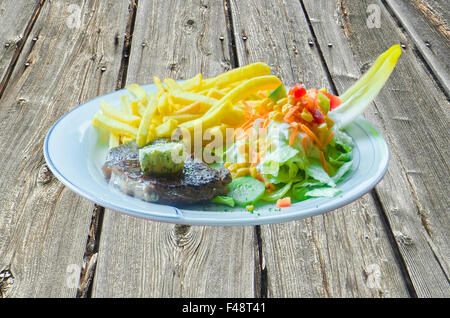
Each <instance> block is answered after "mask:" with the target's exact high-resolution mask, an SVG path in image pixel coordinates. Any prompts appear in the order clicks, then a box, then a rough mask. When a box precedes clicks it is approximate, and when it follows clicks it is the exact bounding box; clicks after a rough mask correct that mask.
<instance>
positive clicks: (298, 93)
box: [289, 83, 306, 99]
mask: <svg viewBox="0 0 450 318" xmlns="http://www.w3.org/2000/svg"><path fill="white" fill-rule="evenodd" d="M289 95H291V96H292V97H294V98H295V99H300V98H302V97H303V96H305V95H306V88H304V87H303V86H302V85H300V84H298V83H297V84H295V86H294V87H291V89H290V90H289Z"/></svg>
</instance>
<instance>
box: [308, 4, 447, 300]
mask: <svg viewBox="0 0 450 318" xmlns="http://www.w3.org/2000/svg"><path fill="white" fill-rule="evenodd" d="M304 4H305V7H306V10H307V12H308V14H309V16H310V19H311V21H312V27H313V29H314V31H315V34H316V35H317V39H318V42H319V44H320V46H321V48H322V52H323V56H324V58H325V61H326V63H327V65H328V67H329V69H330V73H331V76H332V78H333V81H334V83H335V85H336V87H337V88H338V91H339V92H340V93H341V92H343V91H344V90H345V89H346V88H347V87H348V86H349V85H350V84H351V82H352V81H353V78H355V77H358V76H359V74H358V73H359V71H358V70H362V71H364V70H366V69H367V68H368V67H369V66H370V64H371V63H372V62H373V61H374V59H375V57H376V56H377V55H379V54H380V53H382V52H383V51H384V50H385V49H387V48H388V47H389V46H391V45H392V44H395V43H399V42H402V43H405V44H406V45H407V49H406V50H404V52H403V53H404V54H403V55H402V56H401V58H400V60H399V63H398V65H397V67H396V69H395V71H394V73H393V74H392V79H390V80H389V82H388V83H387V84H386V86H385V87H384V88H383V90H382V91H381V93H380V95H379V96H378V97H377V99H376V100H375V103H374V105H373V106H372V107H371V108H370V109H369V110H368V111H367V112H366V114H365V115H366V117H367V118H368V119H369V120H370V121H371V122H373V123H374V124H375V125H376V126H378V128H379V129H380V130H381V132H382V133H383V135H384V136H385V137H386V140H387V141H388V143H389V146H390V149H391V155H392V159H391V163H390V166H389V169H388V172H387V174H386V176H385V177H384V179H383V180H382V182H381V183H380V184H379V185H378V186H377V187H376V194H377V196H379V198H380V200H381V203H382V205H383V210H384V213H385V215H386V217H387V220H388V222H389V228H390V230H391V231H392V235H393V237H394V238H395V240H396V244H397V247H398V249H399V251H400V254H401V257H402V260H403V262H404V263H405V265H406V270H407V274H408V276H409V277H410V280H411V282H412V284H413V287H414V292H415V293H416V294H417V295H418V296H420V297H442V296H445V297H448V296H449V295H450V287H449V265H448V262H449V259H450V248H449V244H448V233H450V222H449V217H448V211H449V207H450V204H449V203H450V202H449V199H448V195H447V194H446V193H445V191H446V189H448V188H449V186H450V184H449V182H450V179H449V176H448V171H449V159H448V158H449V147H448V138H449V131H448V122H449V116H450V111H449V107H448V106H449V105H448V102H447V101H446V99H445V96H444V95H443V94H442V92H441V91H440V89H439V88H438V87H437V86H436V84H435V82H434V80H433V79H432V78H431V77H430V76H429V74H427V70H426V68H425V67H424V66H423V64H422V63H421V61H420V60H418V59H417V57H416V56H415V54H414V52H412V50H411V48H410V46H411V45H410V44H409V43H408V41H407V39H406V38H405V37H404V35H403V34H402V32H401V30H400V29H399V28H398V27H397V25H396V23H395V21H394V20H393V18H392V17H391V16H390V14H389V12H388V11H387V10H386V8H385V7H384V6H383V3H382V2H381V1H375V3H374V1H358V2H356V1H337V2H336V1H332V0H330V1H326V2H325V1H324V2H321V3H320V4H321V5H320V10H319V7H318V4H317V2H315V1H311V0H305V1H304ZM369 5H376V6H378V10H380V11H379V13H380V16H379V17H380V19H381V23H380V24H379V26H380V27H379V28H377V27H374V28H369V27H368V25H367V18H368V16H367V8H368V6H369ZM335 20H337V21H338V23H337V24H336V23H332V21H335ZM328 43H332V44H333V45H332V47H328ZM349 74H350V76H349Z"/></svg>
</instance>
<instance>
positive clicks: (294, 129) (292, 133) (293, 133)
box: [289, 123, 298, 146]
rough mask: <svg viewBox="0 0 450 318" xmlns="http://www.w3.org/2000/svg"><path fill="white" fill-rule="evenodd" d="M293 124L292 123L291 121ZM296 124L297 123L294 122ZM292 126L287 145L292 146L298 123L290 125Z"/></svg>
mask: <svg viewBox="0 0 450 318" xmlns="http://www.w3.org/2000/svg"><path fill="white" fill-rule="evenodd" d="M292 124H294V123H292ZM295 124H297V123H295ZM291 126H292V131H291V136H290V138H289V146H292V145H293V144H294V141H295V137H297V132H298V124H297V125H291Z"/></svg>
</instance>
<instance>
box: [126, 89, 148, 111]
mask: <svg viewBox="0 0 450 318" xmlns="http://www.w3.org/2000/svg"><path fill="white" fill-rule="evenodd" d="M125 88H126V89H127V90H129V91H130V92H131V94H133V95H134V96H135V97H136V99H137V100H138V101H140V102H141V103H142V105H144V106H145V105H146V104H147V98H148V95H147V92H146V91H145V90H144V89H143V88H142V87H141V86H140V85H138V84H130V85H127V86H125Z"/></svg>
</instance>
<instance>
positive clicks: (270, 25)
mask: <svg viewBox="0 0 450 318" xmlns="http://www.w3.org/2000/svg"><path fill="white" fill-rule="evenodd" d="M255 8H257V9H256V10H255ZM231 12H232V14H233V22H234V30H235V32H236V33H235V36H236V39H237V42H236V47H237V57H238V60H239V63H240V64H245V63H248V62H253V61H257V60H263V61H268V63H269V64H270V65H271V67H272V70H273V72H274V73H275V74H276V75H278V76H280V77H281V79H282V80H283V82H284V83H286V84H289V85H291V84H293V83H295V82H302V83H304V85H305V86H307V87H308V88H309V87H328V88H330V87H331V83H330V82H329V81H328V76H327V67H326V65H325V64H324V63H323V62H322V61H321V58H320V54H321V53H320V52H319V50H318V48H317V46H316V45H315V41H314V40H315V39H314V35H313V34H312V33H311V32H310V29H309V26H308V20H307V18H306V16H305V15H304V13H303V9H302V6H301V5H300V3H299V2H296V1H272V2H271V3H270V4H269V3H265V2H264V3H261V2H259V1H249V3H245V4H244V3H243V2H241V1H231ZM327 22H331V23H334V21H327ZM310 42H312V45H311V44H310ZM261 238H262V251H263V255H264V263H265V268H266V270H267V277H268V282H267V284H268V290H267V295H268V297H407V296H408V295H409V294H408V291H407V287H406V285H405V282H404V280H403V277H402V273H401V270H400V267H399V264H398V263H397V260H396V257H395V255H394V251H393V250H392V248H391V244H390V241H389V238H388V234H387V233H386V232H385V231H384V229H383V221H382V219H381V215H380V211H379V210H378V209H377V207H376V204H375V202H374V199H373V198H372V196H371V195H366V196H364V197H363V198H361V199H360V200H358V201H356V202H354V203H352V204H350V205H348V206H346V207H344V208H342V209H339V210H336V211H333V212H330V213H329V214H326V215H323V216H316V217H313V218H309V219H306V220H301V221H296V222H289V223H283V224H277V225H268V226H261Z"/></svg>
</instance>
